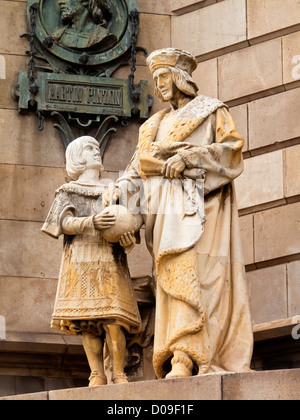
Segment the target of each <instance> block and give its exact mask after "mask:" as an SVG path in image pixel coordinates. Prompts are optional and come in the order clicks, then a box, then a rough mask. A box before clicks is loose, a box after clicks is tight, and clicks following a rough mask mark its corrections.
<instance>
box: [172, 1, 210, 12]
mask: <svg viewBox="0 0 300 420" xmlns="http://www.w3.org/2000/svg"><path fill="white" fill-rule="evenodd" d="M205 1H206V0H172V1H171V10H172V12H175V13H176V12H178V11H181V10H182V9H186V8H190V7H197V6H198V7H200V6H201V5H203V3H205ZM216 2H217V0H213V2H212V3H216Z"/></svg>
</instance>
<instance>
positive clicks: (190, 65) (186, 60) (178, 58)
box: [147, 48, 198, 76]
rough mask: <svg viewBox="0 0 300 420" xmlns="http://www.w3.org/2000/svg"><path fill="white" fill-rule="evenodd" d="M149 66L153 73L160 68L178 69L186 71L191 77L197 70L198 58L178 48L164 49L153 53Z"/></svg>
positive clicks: (150, 56) (148, 62)
mask: <svg viewBox="0 0 300 420" xmlns="http://www.w3.org/2000/svg"><path fill="white" fill-rule="evenodd" d="M147 65H148V66H149V68H150V70H151V72H152V73H154V72H155V70H157V69H158V68H160V67H165V66H167V67H177V68H179V69H181V70H183V71H186V72H187V73H188V74H189V75H190V76H191V75H192V73H193V71H194V70H196V68H197V66H198V63H197V60H196V58H195V57H194V56H193V55H192V54H191V53H189V52H187V51H182V50H179V49H177V48H164V49H162V50H156V51H153V52H152V53H151V54H150V55H149V57H148V58H147Z"/></svg>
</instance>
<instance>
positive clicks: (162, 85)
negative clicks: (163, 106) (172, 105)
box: [153, 68, 178, 102]
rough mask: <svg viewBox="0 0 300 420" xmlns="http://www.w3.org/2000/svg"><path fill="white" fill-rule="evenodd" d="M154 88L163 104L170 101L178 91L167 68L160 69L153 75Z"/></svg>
mask: <svg viewBox="0 0 300 420" xmlns="http://www.w3.org/2000/svg"><path fill="white" fill-rule="evenodd" d="M153 78H154V82H155V84H156V88H157V90H158V91H159V93H160V94H161V96H162V98H163V100H164V101H165V102H168V101H170V100H171V99H172V98H173V97H174V95H175V93H176V91H177V90H178V89H177V87H176V86H175V84H174V82H173V76H172V72H171V70H170V69H168V68H160V69H158V70H156V71H155V72H154V74H153Z"/></svg>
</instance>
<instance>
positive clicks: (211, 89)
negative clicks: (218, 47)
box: [193, 58, 218, 98]
mask: <svg viewBox="0 0 300 420" xmlns="http://www.w3.org/2000/svg"><path fill="white" fill-rule="evenodd" d="M193 79H194V80H195V82H196V83H197V86H198V88H199V94H201V95H207V96H211V97H212V98H217V97H218V62H217V59H216V58H214V59H212V60H208V61H203V62H202V63H199V64H198V67H197V69H196V70H195V71H194V73H193Z"/></svg>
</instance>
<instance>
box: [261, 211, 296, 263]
mask: <svg viewBox="0 0 300 420" xmlns="http://www.w3.org/2000/svg"><path fill="white" fill-rule="evenodd" d="M299 214H300V203H294V204H290V205H287V206H283V207H278V208H275V209H271V210H266V211H263V212H259V213H256V214H255V215H254V229H255V231H254V232H255V233H254V234H255V261H256V262H261V261H267V260H272V259H275V258H280V257H283V256H287V255H294V254H298V253H299V252H300V241H299V236H300V219H299Z"/></svg>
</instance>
